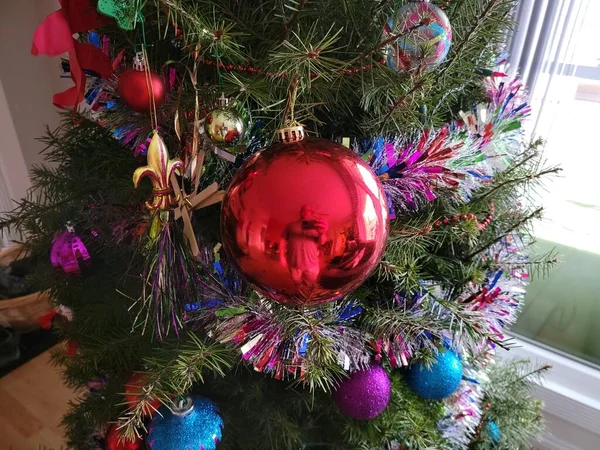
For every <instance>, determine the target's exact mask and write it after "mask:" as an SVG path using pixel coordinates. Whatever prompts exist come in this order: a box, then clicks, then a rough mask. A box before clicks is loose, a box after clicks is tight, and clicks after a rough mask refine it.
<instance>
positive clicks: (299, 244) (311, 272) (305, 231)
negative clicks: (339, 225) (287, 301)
mask: <svg viewBox="0 0 600 450" xmlns="http://www.w3.org/2000/svg"><path fill="white" fill-rule="evenodd" d="M327 228H328V224H327V221H326V220H325V219H323V218H315V213H314V211H313V210H312V208H310V207H309V206H308V205H304V206H302V208H300V220H299V221H297V222H292V223H290V224H289V225H288V226H287V227H286V229H285V230H284V232H283V235H282V237H281V243H280V253H279V257H280V260H281V264H282V265H283V266H284V267H288V269H289V271H290V274H291V276H292V280H294V283H296V284H297V285H302V286H303V287H307V288H310V287H313V286H314V285H315V284H316V283H317V278H318V276H319V245H321V244H323V243H324V242H325V240H326V233H327Z"/></svg>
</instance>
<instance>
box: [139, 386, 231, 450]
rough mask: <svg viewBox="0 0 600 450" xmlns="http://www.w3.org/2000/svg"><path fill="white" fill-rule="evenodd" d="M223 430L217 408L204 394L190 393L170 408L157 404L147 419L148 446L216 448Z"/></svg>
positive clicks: (156, 449)
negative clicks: (148, 423)
mask: <svg viewBox="0 0 600 450" xmlns="http://www.w3.org/2000/svg"><path fill="white" fill-rule="evenodd" d="M222 431H223V419H221V416H220V415H219V408H217V406H216V405H215V404H214V403H213V402H212V401H210V400H209V399H207V398H203V397H199V396H193V397H188V398H187V399H186V400H185V401H184V402H182V404H181V405H180V406H178V407H176V408H173V410H171V409H169V408H167V407H166V406H163V407H162V408H160V409H159V414H156V415H155V416H154V419H152V422H150V426H149V428H148V436H147V437H146V443H147V445H148V448H150V449H151V450H152V449H154V450H181V449H187V448H193V449H203V450H216V448H217V445H218V443H219V442H220V441H221V439H222Z"/></svg>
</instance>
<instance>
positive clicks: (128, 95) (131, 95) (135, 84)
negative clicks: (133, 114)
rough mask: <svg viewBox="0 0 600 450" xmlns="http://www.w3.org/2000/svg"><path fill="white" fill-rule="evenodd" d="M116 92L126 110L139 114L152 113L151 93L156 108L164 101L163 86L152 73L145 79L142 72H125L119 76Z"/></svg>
mask: <svg viewBox="0 0 600 450" xmlns="http://www.w3.org/2000/svg"><path fill="white" fill-rule="evenodd" d="M117 92H118V93H119V96H120V97H121V98H122V99H123V101H124V102H125V104H126V105H127V107H128V108H131V109H133V110H134V111H137V112H139V113H149V112H150V111H152V109H153V108H152V93H154V104H155V105H156V108H158V107H160V105H162V104H163V103H164V101H165V84H164V82H163V80H162V79H161V77H160V76H159V75H158V74H157V73H156V72H154V71H150V72H149V74H148V79H147V78H146V71H144V70H136V69H129V70H126V71H125V72H123V73H122V74H121V75H119V81H118V83H117Z"/></svg>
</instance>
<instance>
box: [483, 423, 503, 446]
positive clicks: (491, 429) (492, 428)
mask: <svg viewBox="0 0 600 450" xmlns="http://www.w3.org/2000/svg"><path fill="white" fill-rule="evenodd" d="M485 429H486V431H487V434H488V436H489V437H490V439H491V440H492V444H494V445H498V444H499V443H500V439H502V433H500V428H498V425H496V422H494V421H493V420H488V421H487V424H486V426H485Z"/></svg>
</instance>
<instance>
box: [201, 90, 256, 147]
mask: <svg viewBox="0 0 600 450" xmlns="http://www.w3.org/2000/svg"><path fill="white" fill-rule="evenodd" d="M204 132H205V133H206V134H207V136H208V137H209V138H210V140H211V141H212V143H213V144H215V145H221V146H223V147H234V146H236V145H237V144H239V143H240V142H241V141H242V139H243V138H244V134H245V133H246V120H245V119H244V117H243V115H242V114H241V113H240V112H239V111H238V110H237V109H235V108H232V107H231V106H229V100H228V99H227V98H225V96H221V97H220V98H219V107H218V108H217V109H214V110H212V111H211V112H210V113H208V115H207V116H206V118H205V119H204Z"/></svg>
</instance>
